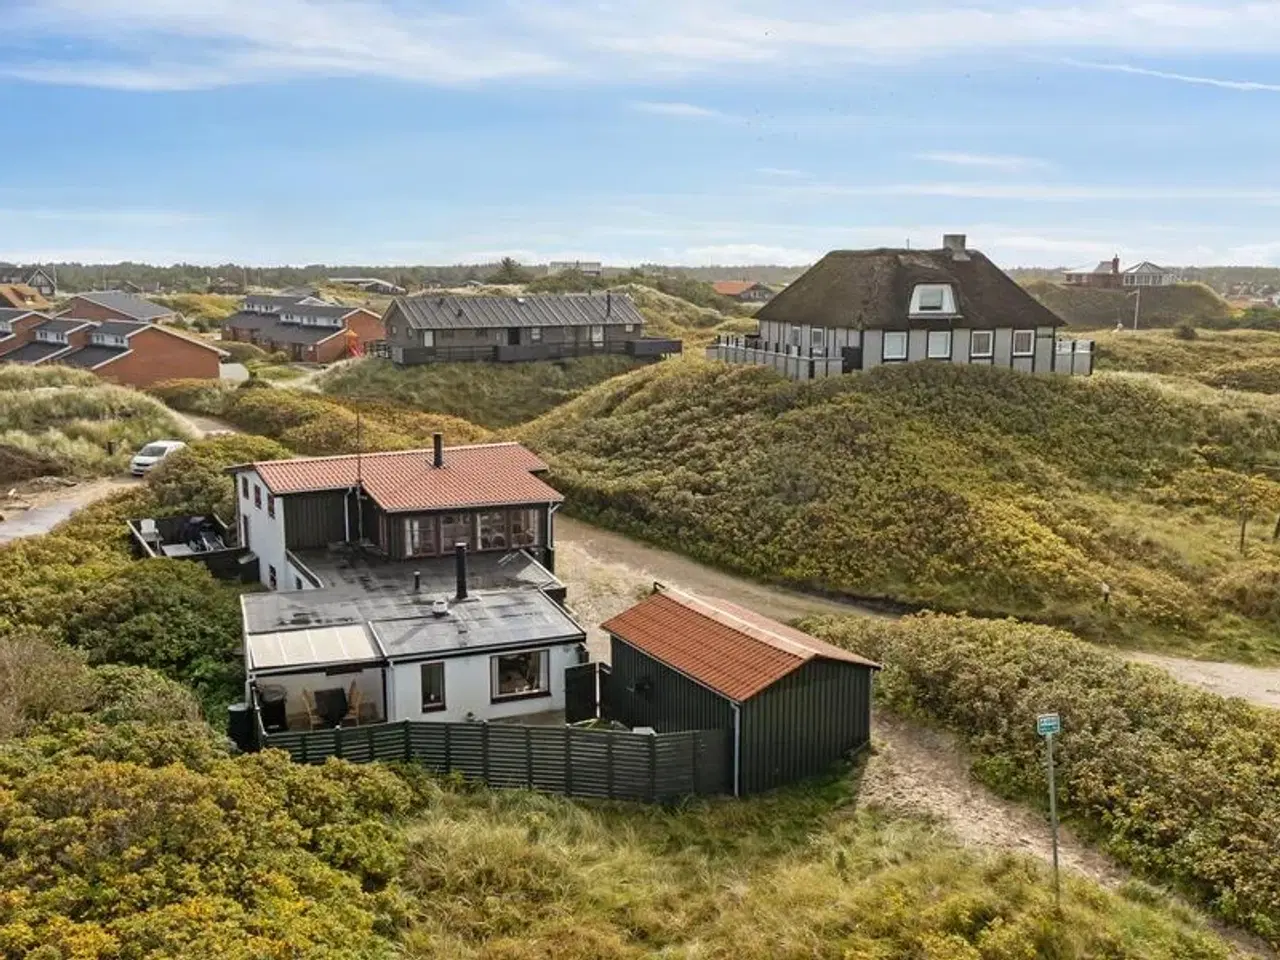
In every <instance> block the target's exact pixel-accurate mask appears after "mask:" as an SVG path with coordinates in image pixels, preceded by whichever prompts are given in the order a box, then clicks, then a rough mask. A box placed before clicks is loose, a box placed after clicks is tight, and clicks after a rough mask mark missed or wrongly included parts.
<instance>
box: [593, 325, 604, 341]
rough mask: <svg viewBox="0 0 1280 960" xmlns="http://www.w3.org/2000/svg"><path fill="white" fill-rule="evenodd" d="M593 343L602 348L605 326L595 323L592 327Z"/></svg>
mask: <svg viewBox="0 0 1280 960" xmlns="http://www.w3.org/2000/svg"><path fill="white" fill-rule="evenodd" d="M591 343H592V344H593V345H595V346H600V345H601V344H603V343H604V324H603V323H593V324H592V325H591Z"/></svg>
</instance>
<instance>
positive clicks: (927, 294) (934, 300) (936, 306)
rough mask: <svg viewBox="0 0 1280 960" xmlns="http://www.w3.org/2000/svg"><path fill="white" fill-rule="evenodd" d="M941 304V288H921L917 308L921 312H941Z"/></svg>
mask: <svg viewBox="0 0 1280 960" xmlns="http://www.w3.org/2000/svg"><path fill="white" fill-rule="evenodd" d="M942 303H943V288H942V287H921V288H920V299H919V301H918V306H919V308H920V309H921V310H941V309H942Z"/></svg>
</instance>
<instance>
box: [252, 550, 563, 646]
mask: <svg viewBox="0 0 1280 960" xmlns="http://www.w3.org/2000/svg"><path fill="white" fill-rule="evenodd" d="M295 555H296V556H297V557H298V559H299V560H300V561H301V562H302V563H303V565H305V566H306V567H307V568H308V569H309V570H311V572H312V573H314V574H315V575H316V577H317V578H318V579H319V580H320V582H321V583H323V584H324V585H325V586H324V587H323V588H321V589H318V590H301V591H289V592H277V593H254V594H246V595H245V596H244V598H243V600H242V602H241V603H242V608H243V611H244V628H245V632H246V633H270V632H271V631H273V630H287V629H291V628H302V627H327V626H338V625H341V624H344V623H365V622H367V621H370V620H394V619H398V618H401V617H409V618H414V617H419V616H429V615H430V613H431V602H432V601H433V600H436V599H439V598H440V597H446V596H452V595H453V592H454V587H455V573H454V560H453V558H452V557H443V558H438V559H435V560H412V561H405V560H387V559H385V558H379V557H376V556H367V557H366V556H357V555H348V554H345V553H342V552H331V551H327V550H304V551H298V552H297V553H296V554H295ZM504 556H506V557H509V559H508V560H507V561H506V562H505V563H499V561H500V560H502V559H503V557H504ZM467 567H468V583H469V584H470V586H471V588H472V589H473V590H475V591H477V592H480V591H486V590H513V589H525V590H529V589H534V588H536V587H539V586H548V587H559V586H561V584H560V581H558V580H557V579H556V578H555V577H554V576H553V575H552V574H551V573H549V572H548V571H547V569H546V568H545V567H543V566H542V565H541V564H539V563H538V562H537V561H535V560H533V558H531V557H530V556H528V554H525V553H518V554H506V555H504V554H497V553H488V554H475V555H473V556H470V557H468V558H467ZM414 573H418V574H420V576H421V584H422V587H421V590H420V591H418V592H414V590H413V575H414Z"/></svg>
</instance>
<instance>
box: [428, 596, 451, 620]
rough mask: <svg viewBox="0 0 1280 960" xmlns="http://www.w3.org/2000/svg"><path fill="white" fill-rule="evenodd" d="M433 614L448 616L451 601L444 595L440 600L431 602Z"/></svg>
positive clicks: (435, 615)
mask: <svg viewBox="0 0 1280 960" xmlns="http://www.w3.org/2000/svg"><path fill="white" fill-rule="evenodd" d="M431 615H432V616H433V617H447V616H448V615H449V601H448V600H445V599H444V598H443V597H442V598H441V599H439V600H433V601H432V602H431Z"/></svg>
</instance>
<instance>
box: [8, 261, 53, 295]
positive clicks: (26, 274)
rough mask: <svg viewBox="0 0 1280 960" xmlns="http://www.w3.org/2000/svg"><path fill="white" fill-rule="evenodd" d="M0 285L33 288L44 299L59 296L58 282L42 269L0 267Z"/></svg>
mask: <svg viewBox="0 0 1280 960" xmlns="http://www.w3.org/2000/svg"><path fill="white" fill-rule="evenodd" d="M0 284H18V285H20V286H25V287H31V288H32V289H33V290H35V291H36V292H37V293H39V294H40V295H41V296H42V297H45V298H47V299H52V298H53V297H56V296H57V295H58V281H57V279H56V278H55V277H54V275H53V274H52V273H51V272H49V271H48V270H45V269H44V268H42V267H11V266H7V265H0Z"/></svg>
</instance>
